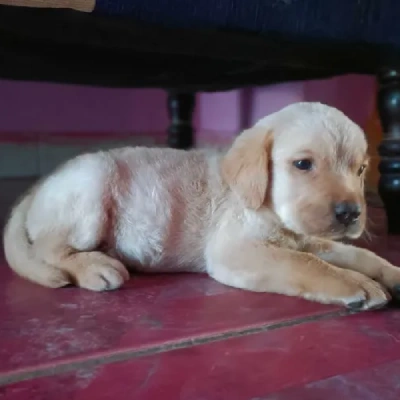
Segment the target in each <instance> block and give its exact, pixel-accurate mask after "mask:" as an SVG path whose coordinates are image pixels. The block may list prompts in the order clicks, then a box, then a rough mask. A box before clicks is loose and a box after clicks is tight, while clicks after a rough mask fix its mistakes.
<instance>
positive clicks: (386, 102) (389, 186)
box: [378, 67, 400, 234]
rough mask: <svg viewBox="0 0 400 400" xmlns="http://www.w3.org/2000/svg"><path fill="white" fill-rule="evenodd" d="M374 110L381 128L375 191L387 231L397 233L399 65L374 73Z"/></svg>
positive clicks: (399, 230) (399, 210) (399, 208)
mask: <svg viewBox="0 0 400 400" xmlns="http://www.w3.org/2000/svg"><path fill="white" fill-rule="evenodd" d="M378 81H379V91H378V110H379V114H380V118H381V122H382V128H383V140H382V142H381V144H380V146H379V154H380V156H381V162H380V164H379V172H380V174H381V176H380V180H379V194H380V196H381V198H382V201H383V203H384V205H385V209H386V216H387V221H388V231H389V233H390V234H400V67H399V68H398V69H395V68H385V69H382V70H381V71H380V73H379V75H378Z"/></svg>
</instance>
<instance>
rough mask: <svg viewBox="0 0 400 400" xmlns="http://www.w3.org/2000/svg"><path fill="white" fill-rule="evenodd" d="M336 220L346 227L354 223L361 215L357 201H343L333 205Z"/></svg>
mask: <svg viewBox="0 0 400 400" xmlns="http://www.w3.org/2000/svg"><path fill="white" fill-rule="evenodd" d="M334 214H335V218H336V221H337V222H338V223H339V224H341V225H343V226H345V227H346V228H347V227H349V226H351V225H353V224H355V223H356V222H357V221H358V219H359V218H360V215H361V206H360V205H359V204H357V203H351V202H347V201H343V202H340V203H336V204H335V205H334Z"/></svg>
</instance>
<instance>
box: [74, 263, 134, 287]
mask: <svg viewBox="0 0 400 400" xmlns="http://www.w3.org/2000/svg"><path fill="white" fill-rule="evenodd" d="M121 265H122V264H121ZM77 278H78V279H77V280H78V282H77V283H78V285H79V286H80V287H82V288H85V289H89V290H94V291H97V292H101V291H105V290H114V289H118V288H119V287H121V286H122V285H123V283H124V282H125V281H126V280H127V279H128V278H129V273H128V271H127V270H126V268H125V267H123V268H118V269H117V268H114V266H112V265H109V264H103V265H101V264H100V265H90V266H87V267H86V268H85V271H82V273H80V274H79V276H78V277H77Z"/></svg>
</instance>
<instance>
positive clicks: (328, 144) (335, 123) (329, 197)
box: [222, 103, 368, 238]
mask: <svg viewBox="0 0 400 400" xmlns="http://www.w3.org/2000/svg"><path fill="white" fill-rule="evenodd" d="M366 152H367V144H366V140H365V137H364V133H363V132H362V130H361V129H360V128H359V127H358V126H357V125H356V124H354V123H353V122H352V121H350V120H349V119H348V118H347V117H346V116H345V115H344V114H343V113H342V112H340V111H339V110H337V109H335V108H332V107H328V106H325V105H322V104H319V103H297V104H293V105H291V106H288V107H286V108H284V109H283V110H281V111H279V112H277V113H275V114H272V115H269V116H268V117H266V118H263V119H262V120H260V121H259V122H258V123H257V124H256V125H255V126H253V127H252V128H250V129H249V130H247V131H245V132H243V133H242V134H241V135H240V136H239V137H238V138H237V139H236V141H235V142H234V144H233V146H232V148H231V149H230V150H229V151H228V153H227V154H226V156H225V158H224V160H223V162H222V175H223V177H224V179H225V180H226V182H227V183H228V184H229V186H230V187H231V189H232V190H233V192H235V193H236V194H237V196H238V197H239V198H240V199H241V201H242V202H243V204H244V205H245V206H246V207H248V208H250V209H253V210H261V209H262V208H263V207H269V208H271V209H272V210H273V211H274V212H275V213H276V214H277V216H278V217H279V218H280V219H281V221H282V223H283V224H284V225H285V226H286V227H287V228H289V229H291V230H293V231H295V232H297V233H303V234H307V235H315V236H321V237H328V238H342V237H349V238H356V237H358V236H360V235H361V233H362V232H363V230H364V228H365V221H366V205H365V199H364V176H365V169H366V167H367V164H368V158H367V153H366Z"/></svg>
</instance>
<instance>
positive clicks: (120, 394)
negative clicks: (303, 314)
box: [0, 311, 400, 400]
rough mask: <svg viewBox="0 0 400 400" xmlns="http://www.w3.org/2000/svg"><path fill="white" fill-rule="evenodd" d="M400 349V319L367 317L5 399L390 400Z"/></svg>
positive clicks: (230, 343) (285, 331)
mask: <svg viewBox="0 0 400 400" xmlns="http://www.w3.org/2000/svg"><path fill="white" fill-rule="evenodd" d="M399 344H400V313H398V312H397V311H390V312H388V311H387V312H382V311H380V312H372V313H363V314H360V315H356V316H351V317H341V318H335V319H330V320H321V321H318V322H310V323H306V324H300V325H297V326H291V327H286V328H281V329H278V330H272V331H269V332H264V333H260V334H256V335H250V336H246V337H241V338H234V339H229V340H224V341H219V342H214V343H211V344H206V345H200V346H196V347H190V348H186V349H181V350H174V351H169V352H166V353H161V354H154V355H151V356H147V357H143V358H138V359H134V360H130V361H127V362H119V363H114V364H108V365H102V366H97V367H96V366H94V367H87V368H81V369H79V370H77V371H74V372H70V373H64V374H60V375H57V376H49V377H43V378H38V379H36V380H32V381H24V382H19V383H16V384H12V385H10V386H8V387H4V388H2V391H1V392H0V394H2V398H4V399H7V400H25V399H28V398H29V399H30V400H52V399H55V398H57V400H103V399H104V400H105V399H111V398H115V399H135V400H159V399H180V400H203V399H204V400H226V399H231V400H262V399H269V400H281V399H282V400H289V399H290V400H291V399H293V400H294V399H296V400H310V399H315V400H317V399H318V400H320V399H325V398H326V399H329V400H330V399H332V400H333V399H338V398H339V397H334V396H333V395H332V394H331V393H330V392H329V388H332V390H333V393H337V394H340V396H341V397H342V398H343V399H344V400H372V399H381V400H390V399H394V397H393V396H394V395H393V393H399V381H398V377H397V376H396V375H397V371H398V369H397V368H398V366H399V360H400V345H399ZM354 371H360V372H354ZM53 372H54V371H53ZM353 372H354V373H353ZM370 379H374V381H373V382H371V381H370ZM354 385H357V387H355V386H354ZM297 387H300V389H296V388H297ZM301 387H302V388H301ZM284 390H287V392H282V391H284ZM296 390H297V392H296ZM318 390H320V393H321V397H318V396H317V394H318ZM371 391H372V393H373V395H374V396H375V397H373V396H372V395H371V396H368V393H370V392H371ZM279 392H281V393H280V394H279ZM291 393H294V394H295V393H298V395H297V396H295V395H294V394H291ZM309 393H311V395H312V396H314V397H309V396H308V395H309ZM387 393H390V396H391V397H386V394H387ZM311 395H310V396H311ZM325 395H326V396H325ZM285 396H286V397H285ZM291 396H292V397H291ZM332 396H333V397H332Z"/></svg>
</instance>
